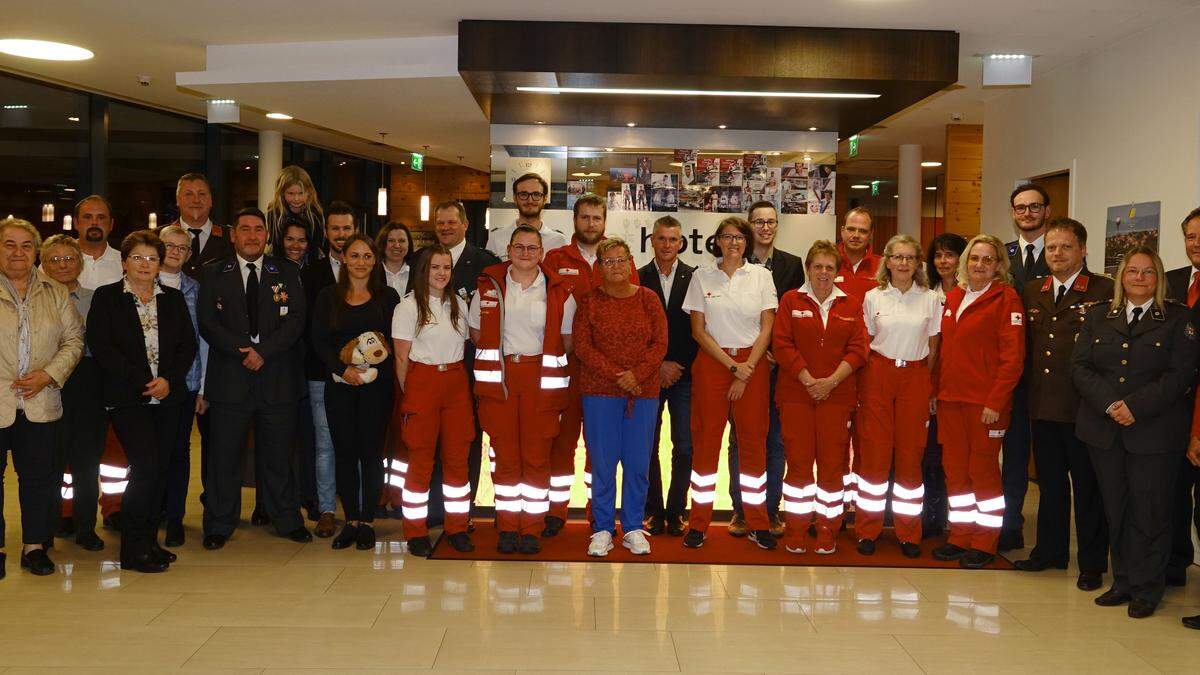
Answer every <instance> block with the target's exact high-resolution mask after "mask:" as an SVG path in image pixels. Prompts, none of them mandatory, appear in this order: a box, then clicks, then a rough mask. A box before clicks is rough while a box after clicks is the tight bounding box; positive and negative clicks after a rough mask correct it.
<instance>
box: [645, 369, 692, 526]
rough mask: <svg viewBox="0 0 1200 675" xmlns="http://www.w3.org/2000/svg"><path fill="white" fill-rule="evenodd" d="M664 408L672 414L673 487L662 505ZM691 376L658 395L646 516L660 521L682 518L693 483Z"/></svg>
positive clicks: (686, 376)
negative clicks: (661, 519) (660, 454)
mask: <svg viewBox="0 0 1200 675" xmlns="http://www.w3.org/2000/svg"><path fill="white" fill-rule="evenodd" d="M663 408H668V409H669V410H670V412H671V485H670V486H669V487H668V488H667V495H666V502H665V503H664V501H663V481H662V468H661V464H660V462H659V454H658V453H659V445H660V439H661V438H662V415H663ZM691 418H692V376H691V373H690V372H685V373H684V374H683V376H682V377H680V378H679V381H678V382H676V383H675V384H673V385H671V386H670V387H667V388H665V389H663V390H662V391H661V392H660V393H659V395H658V417H657V418H656V419H655V422H654V443H653V445H652V446H651V451H650V468H649V471H648V474H649V479H650V485H649V487H648V488H647V490H646V515H647V516H658V517H660V518H675V517H681V516H683V511H684V509H685V508H687V492H688V487H689V486H690V485H691V482H692V429H691Z"/></svg>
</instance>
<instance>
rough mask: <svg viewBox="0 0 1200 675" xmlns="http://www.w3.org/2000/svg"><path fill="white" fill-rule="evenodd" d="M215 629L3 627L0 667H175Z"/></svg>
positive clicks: (72, 626)
mask: <svg viewBox="0 0 1200 675" xmlns="http://www.w3.org/2000/svg"><path fill="white" fill-rule="evenodd" d="M0 583H3V582H0ZM214 631H215V629H213V628H191V627H182V628H180V627H172V628H161V627H157V626H139V627H133V626H111V627H110V626H104V625H94V624H93V625H87V624H76V625H70V626H65V625H62V626H46V625H44V624H24V625H13V626H4V628H3V630H0V666H40V667H52V668H60V669H62V668H83V667H95V666H97V665H98V664H104V666H105V667H109V668H122V669H124V668H125V667H143V668H159V669H163V668H177V667H179V666H182V665H183V664H184V662H186V661H187V660H188V658H189V657H190V656H191V655H192V654H193V653H195V651H196V650H197V649H199V648H200V646H201V645H203V644H205V642H206V641H207V640H208V639H209V638H210V637H212V635H213V632H214Z"/></svg>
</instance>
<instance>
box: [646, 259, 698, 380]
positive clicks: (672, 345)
mask: <svg viewBox="0 0 1200 675" xmlns="http://www.w3.org/2000/svg"><path fill="white" fill-rule="evenodd" d="M695 269H696V268H695V267H692V266H691V265H688V264H687V263H685V262H683V261H682V260H680V261H679V262H678V264H676V265H675V278H674V280H673V281H672V282H671V297H669V298H667V297H663V288H662V284H661V283H660V282H659V280H658V266H657V265H656V264H655V262H654V261H653V260H651V261H650V262H649V264H647V265H644V266H643V267H641V268H640V269H639V270H638V281H639V283H641V285H642V286H645V287H646V288H648V289H650V290H652V291H654V294H655V295H657V296H658V300H659V302H661V303H662V304H663V310H664V311H666V313H667V355H666V357H665V358H664V359H663V360H664V361H674V362H676V363H678V364H679V365H681V366H683V370H684V372H685V373H686V372H687V371H688V370H689V369H690V368H691V367H692V361H694V360H695V359H696V351H697V350H698V349H699V346H698V345H697V344H696V339H695V338H694V337H692V323H691V318H690V317H689V316H688V313H687V312H685V311H683V297H684V296H685V295H687V289H688V285H690V284H691V283H692V272H694V271H695Z"/></svg>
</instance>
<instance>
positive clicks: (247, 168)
mask: <svg viewBox="0 0 1200 675" xmlns="http://www.w3.org/2000/svg"><path fill="white" fill-rule="evenodd" d="M242 169H244V170H246V171H249V170H250V165H249V164H247V165H246V166H243V167H242Z"/></svg>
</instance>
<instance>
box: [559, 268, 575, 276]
mask: <svg viewBox="0 0 1200 675" xmlns="http://www.w3.org/2000/svg"><path fill="white" fill-rule="evenodd" d="M558 273H559V274H561V275H563V276H576V277H577V276H579V270H577V269H575V268H574V267H560V268H558Z"/></svg>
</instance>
